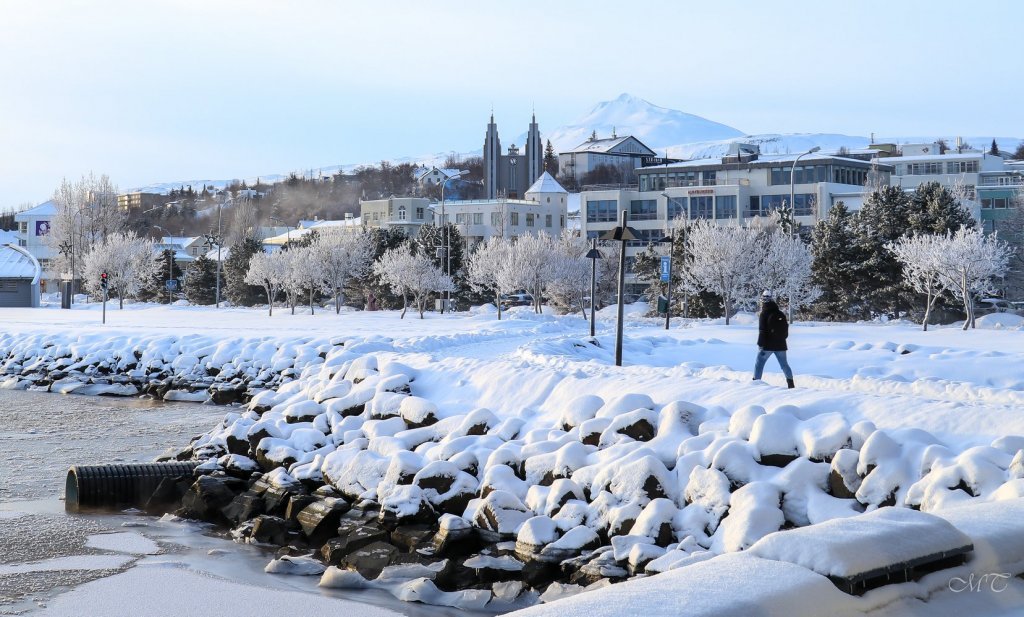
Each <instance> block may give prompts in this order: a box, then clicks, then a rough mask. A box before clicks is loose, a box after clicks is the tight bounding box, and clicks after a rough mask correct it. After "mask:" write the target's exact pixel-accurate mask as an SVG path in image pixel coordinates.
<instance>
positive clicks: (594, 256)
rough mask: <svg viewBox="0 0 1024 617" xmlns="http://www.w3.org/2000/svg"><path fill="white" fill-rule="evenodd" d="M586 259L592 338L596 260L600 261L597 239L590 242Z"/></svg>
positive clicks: (592, 334) (591, 332) (595, 292)
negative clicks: (588, 261)
mask: <svg viewBox="0 0 1024 617" xmlns="http://www.w3.org/2000/svg"><path fill="white" fill-rule="evenodd" d="M586 258H587V259H589V260H590V336H591V338H593V336H594V316H595V308H594V307H595V306H596V305H597V260H598V259H601V251H599V250H597V238H594V239H593V240H591V244H590V250H589V251H587V255H586Z"/></svg>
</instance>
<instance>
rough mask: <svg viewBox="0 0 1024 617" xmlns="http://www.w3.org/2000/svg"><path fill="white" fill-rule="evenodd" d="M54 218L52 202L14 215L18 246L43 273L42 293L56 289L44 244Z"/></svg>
mask: <svg viewBox="0 0 1024 617" xmlns="http://www.w3.org/2000/svg"><path fill="white" fill-rule="evenodd" d="M55 216H57V206H56V204H54V203H53V201H52V200H51V201H47V202H43V203H41V204H39V205H38V206H36V207H35V208H29V209H28V210H23V211H21V212H19V213H17V214H15V215H14V222H15V223H17V224H18V246H21V247H24V248H25V249H26V250H28V252H29V253H31V254H32V257H34V258H35V259H36V261H38V262H39V266H40V267H41V268H42V271H43V279H42V281H41V283H40V285H41V287H42V290H43V291H44V292H45V291H46V290H47V289H51V288H52V289H57V287H56V276H57V273H55V272H52V269H51V268H50V260H51V259H52V258H53V255H52V254H51V253H52V251H51V250H50V246H49V245H48V244H47V242H46V240H47V239H46V236H48V235H49V234H50V228H51V227H52V225H53V219H54V217H55Z"/></svg>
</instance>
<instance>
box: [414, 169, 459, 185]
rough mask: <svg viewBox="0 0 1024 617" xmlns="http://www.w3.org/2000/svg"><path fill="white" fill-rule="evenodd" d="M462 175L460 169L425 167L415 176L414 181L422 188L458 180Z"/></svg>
mask: <svg viewBox="0 0 1024 617" xmlns="http://www.w3.org/2000/svg"><path fill="white" fill-rule="evenodd" d="M460 174H462V172H461V171H459V170H458V169H448V168H445V169H441V168H438V167H423V168H421V169H419V170H417V171H416V172H415V173H414V174H413V179H414V180H416V183H417V184H419V185H420V186H421V187H424V188H426V187H428V186H433V185H437V184H441V183H442V182H445V181H446V180H451V179H454V178H458V177H459V176H460Z"/></svg>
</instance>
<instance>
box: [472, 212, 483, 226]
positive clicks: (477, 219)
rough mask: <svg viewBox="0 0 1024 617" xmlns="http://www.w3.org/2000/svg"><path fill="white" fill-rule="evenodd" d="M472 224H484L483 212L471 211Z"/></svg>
mask: <svg viewBox="0 0 1024 617" xmlns="http://www.w3.org/2000/svg"><path fill="white" fill-rule="evenodd" d="M473 224H474V225H483V224H484V213H483V212H474V213H473Z"/></svg>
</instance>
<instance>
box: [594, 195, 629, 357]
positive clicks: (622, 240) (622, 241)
mask: <svg viewBox="0 0 1024 617" xmlns="http://www.w3.org/2000/svg"><path fill="white" fill-rule="evenodd" d="M619 220H620V223H619V226H618V227H616V228H615V229H611V230H609V231H607V232H605V233H604V235H602V236H601V239H602V240H615V241H617V242H619V292H618V296H619V297H618V307H617V311H616V314H615V366H622V318H623V305H622V303H623V300H624V299H625V295H626V243H627V242H629V241H630V240H636V239H637V235H638V234H637V232H636V230H635V229H633V228H632V227H629V226H628V225H627V224H626V223H628V222H629V211H628V210H623V211H622V214H621V218H620V219H619Z"/></svg>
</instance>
